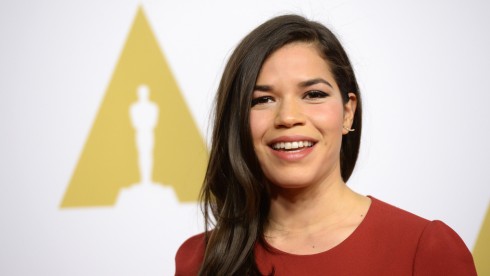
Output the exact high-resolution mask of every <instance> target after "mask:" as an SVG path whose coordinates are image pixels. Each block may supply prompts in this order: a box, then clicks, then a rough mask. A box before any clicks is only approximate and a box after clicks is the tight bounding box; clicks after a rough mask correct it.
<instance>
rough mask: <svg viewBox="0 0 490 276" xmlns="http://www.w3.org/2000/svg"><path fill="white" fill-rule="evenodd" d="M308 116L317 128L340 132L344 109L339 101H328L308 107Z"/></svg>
mask: <svg viewBox="0 0 490 276" xmlns="http://www.w3.org/2000/svg"><path fill="white" fill-rule="evenodd" d="M309 116H310V118H311V119H312V121H313V123H314V124H315V125H316V127H317V128H320V129H324V130H328V131H329V132H331V131H337V130H338V131H339V132H342V125H343V121H344V109H343V106H342V104H341V103H329V104H325V105H321V106H317V107H315V108H312V109H310V115H309Z"/></svg>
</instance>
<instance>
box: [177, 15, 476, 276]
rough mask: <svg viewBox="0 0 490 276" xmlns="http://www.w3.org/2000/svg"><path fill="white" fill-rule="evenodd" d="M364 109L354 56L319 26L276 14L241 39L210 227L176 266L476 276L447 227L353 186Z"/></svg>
mask: <svg viewBox="0 0 490 276" xmlns="http://www.w3.org/2000/svg"><path fill="white" fill-rule="evenodd" d="M361 110H362V104H361V95H360V93H359V89H358V85H357V82H356V78H355V76H354V72H353V69H352V66H351V64H350V62H349V59H348V57H347V55H346V53H345V52H344V50H343V48H342V46H341V45H340V43H339V41H338V40H337V39H336V38H335V36H334V35H333V34H332V33H331V32H330V31H329V30H328V29H327V28H325V27H324V26H323V25H321V24H319V23H316V22H312V21H308V20H306V19H304V18H303V17H300V16H295V15H286V16H279V17H276V18H273V19H271V20H269V21H267V22H265V23H264V24H262V25H261V26H259V27H258V28H256V29H255V30H254V31H252V32H251V33H250V34H249V35H248V36H247V37H245V38H244V39H243V41H242V42H241V43H240V44H239V45H238V47H237V49H236V50H235V51H234V53H233V54H232V56H231V58H230V60H229V62H228V64H227V66H226V68H225V71H224V73H223V77H222V80H221V83H220V86H219V89H218V94H217V100H216V110H215V112H216V114H215V121H214V124H215V125H214V131H213V141H212V148H211V156H210V161H209V165H208V169H207V173H206V177H205V180H204V186H203V189H202V200H203V212H204V216H205V221H206V232H205V233H203V234H200V235H197V236H194V237H192V238H190V239H189V240H187V241H186V242H185V243H184V244H183V245H182V246H181V247H180V249H179V251H178V252H177V255H176V274H177V275H197V274H199V275H476V272H475V268H474V264H473V260H472V257H471V254H470V252H469V251H468V249H467V248H466V246H465V244H464V243H463V241H462V240H461V239H460V238H459V236H458V235H457V234H456V233H455V232H454V231H453V230H451V229H450V228H449V227H448V226H446V225H445V224H444V223H442V222H440V221H428V220H425V219H423V218H420V217H417V216H415V215H413V214H410V213H408V212H406V211H403V210H400V209H398V208H396V207H393V206H390V205H388V204H386V203H383V202H382V201H379V200H377V199H375V198H373V197H365V196H362V195H360V194H357V193H355V192H354V191H352V190H351V189H349V187H348V186H347V185H346V184H345V183H346V182H347V180H348V179H349V177H350V175H351V173H352V170H353V169H354V166H355V163H356V160H357V155H358V151H359V144H360V137H361V129H362V116H361V114H362V112H361ZM211 227H212V228H213V229H212V230H208V229H210V228H211Z"/></svg>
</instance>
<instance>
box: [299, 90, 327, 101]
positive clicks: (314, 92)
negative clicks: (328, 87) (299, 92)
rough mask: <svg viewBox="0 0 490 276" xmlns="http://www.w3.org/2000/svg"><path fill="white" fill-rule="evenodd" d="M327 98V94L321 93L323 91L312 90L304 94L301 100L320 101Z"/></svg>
mask: <svg viewBox="0 0 490 276" xmlns="http://www.w3.org/2000/svg"><path fill="white" fill-rule="evenodd" d="M327 96H328V94H327V93H325V92H323V91H319V90H312V91H308V92H306V93H305V94H304V95H303V99H322V98H325V97H327Z"/></svg>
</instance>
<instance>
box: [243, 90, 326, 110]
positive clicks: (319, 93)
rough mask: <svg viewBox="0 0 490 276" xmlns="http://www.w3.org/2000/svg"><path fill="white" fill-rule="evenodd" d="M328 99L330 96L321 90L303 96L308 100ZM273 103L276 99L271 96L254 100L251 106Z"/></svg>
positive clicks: (311, 91) (308, 92)
mask: <svg viewBox="0 0 490 276" xmlns="http://www.w3.org/2000/svg"><path fill="white" fill-rule="evenodd" d="M326 97H328V94H327V93H325V92H323V91H320V90H310V91H307V92H306V93H304V94H303V99H306V100H316V99H323V98H326ZM272 101H274V98H273V97H271V96H262V97H257V98H255V99H252V102H251V106H252V107H254V106H256V105H258V104H266V103H269V102H272Z"/></svg>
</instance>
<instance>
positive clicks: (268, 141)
mask: <svg viewBox="0 0 490 276" xmlns="http://www.w3.org/2000/svg"><path fill="white" fill-rule="evenodd" d="M252 98H253V100H252V108H251V111H250V127H251V132H252V139H253V143H254V148H255V152H256V155H257V157H258V160H259V162H260V165H261V168H262V170H263V171H264V174H265V176H266V177H267V179H268V180H269V181H270V182H271V183H273V184H275V185H277V186H279V187H283V188H301V187H307V186H309V185H314V184H321V183H323V182H325V181H329V180H332V181H339V180H340V181H341V175H340V160H339V156H340V147H341V142H342V135H343V134H347V130H345V129H344V128H343V127H344V126H345V127H347V128H350V126H351V125H352V118H353V116H354V112H355V107H356V97H355V95H354V94H353V93H349V98H350V100H349V101H348V102H347V103H346V104H344V103H343V101H342V96H341V93H340V90H339V88H338V86H337V84H336V82H335V80H334V76H333V75H332V73H331V72H330V67H329V65H328V64H327V62H326V61H325V60H324V59H323V58H322V57H321V56H320V55H319V52H318V50H317V48H316V47H315V46H314V45H313V44H307V43H292V44H288V45H286V46H284V47H282V48H280V49H278V50H277V51H276V52H274V53H273V54H272V55H271V56H270V57H269V58H268V59H267V60H266V61H265V62H264V64H263V66H262V68H261V71H260V73H259V76H258V79H257V83H256V85H255V90H254V92H253V96H252Z"/></svg>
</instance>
